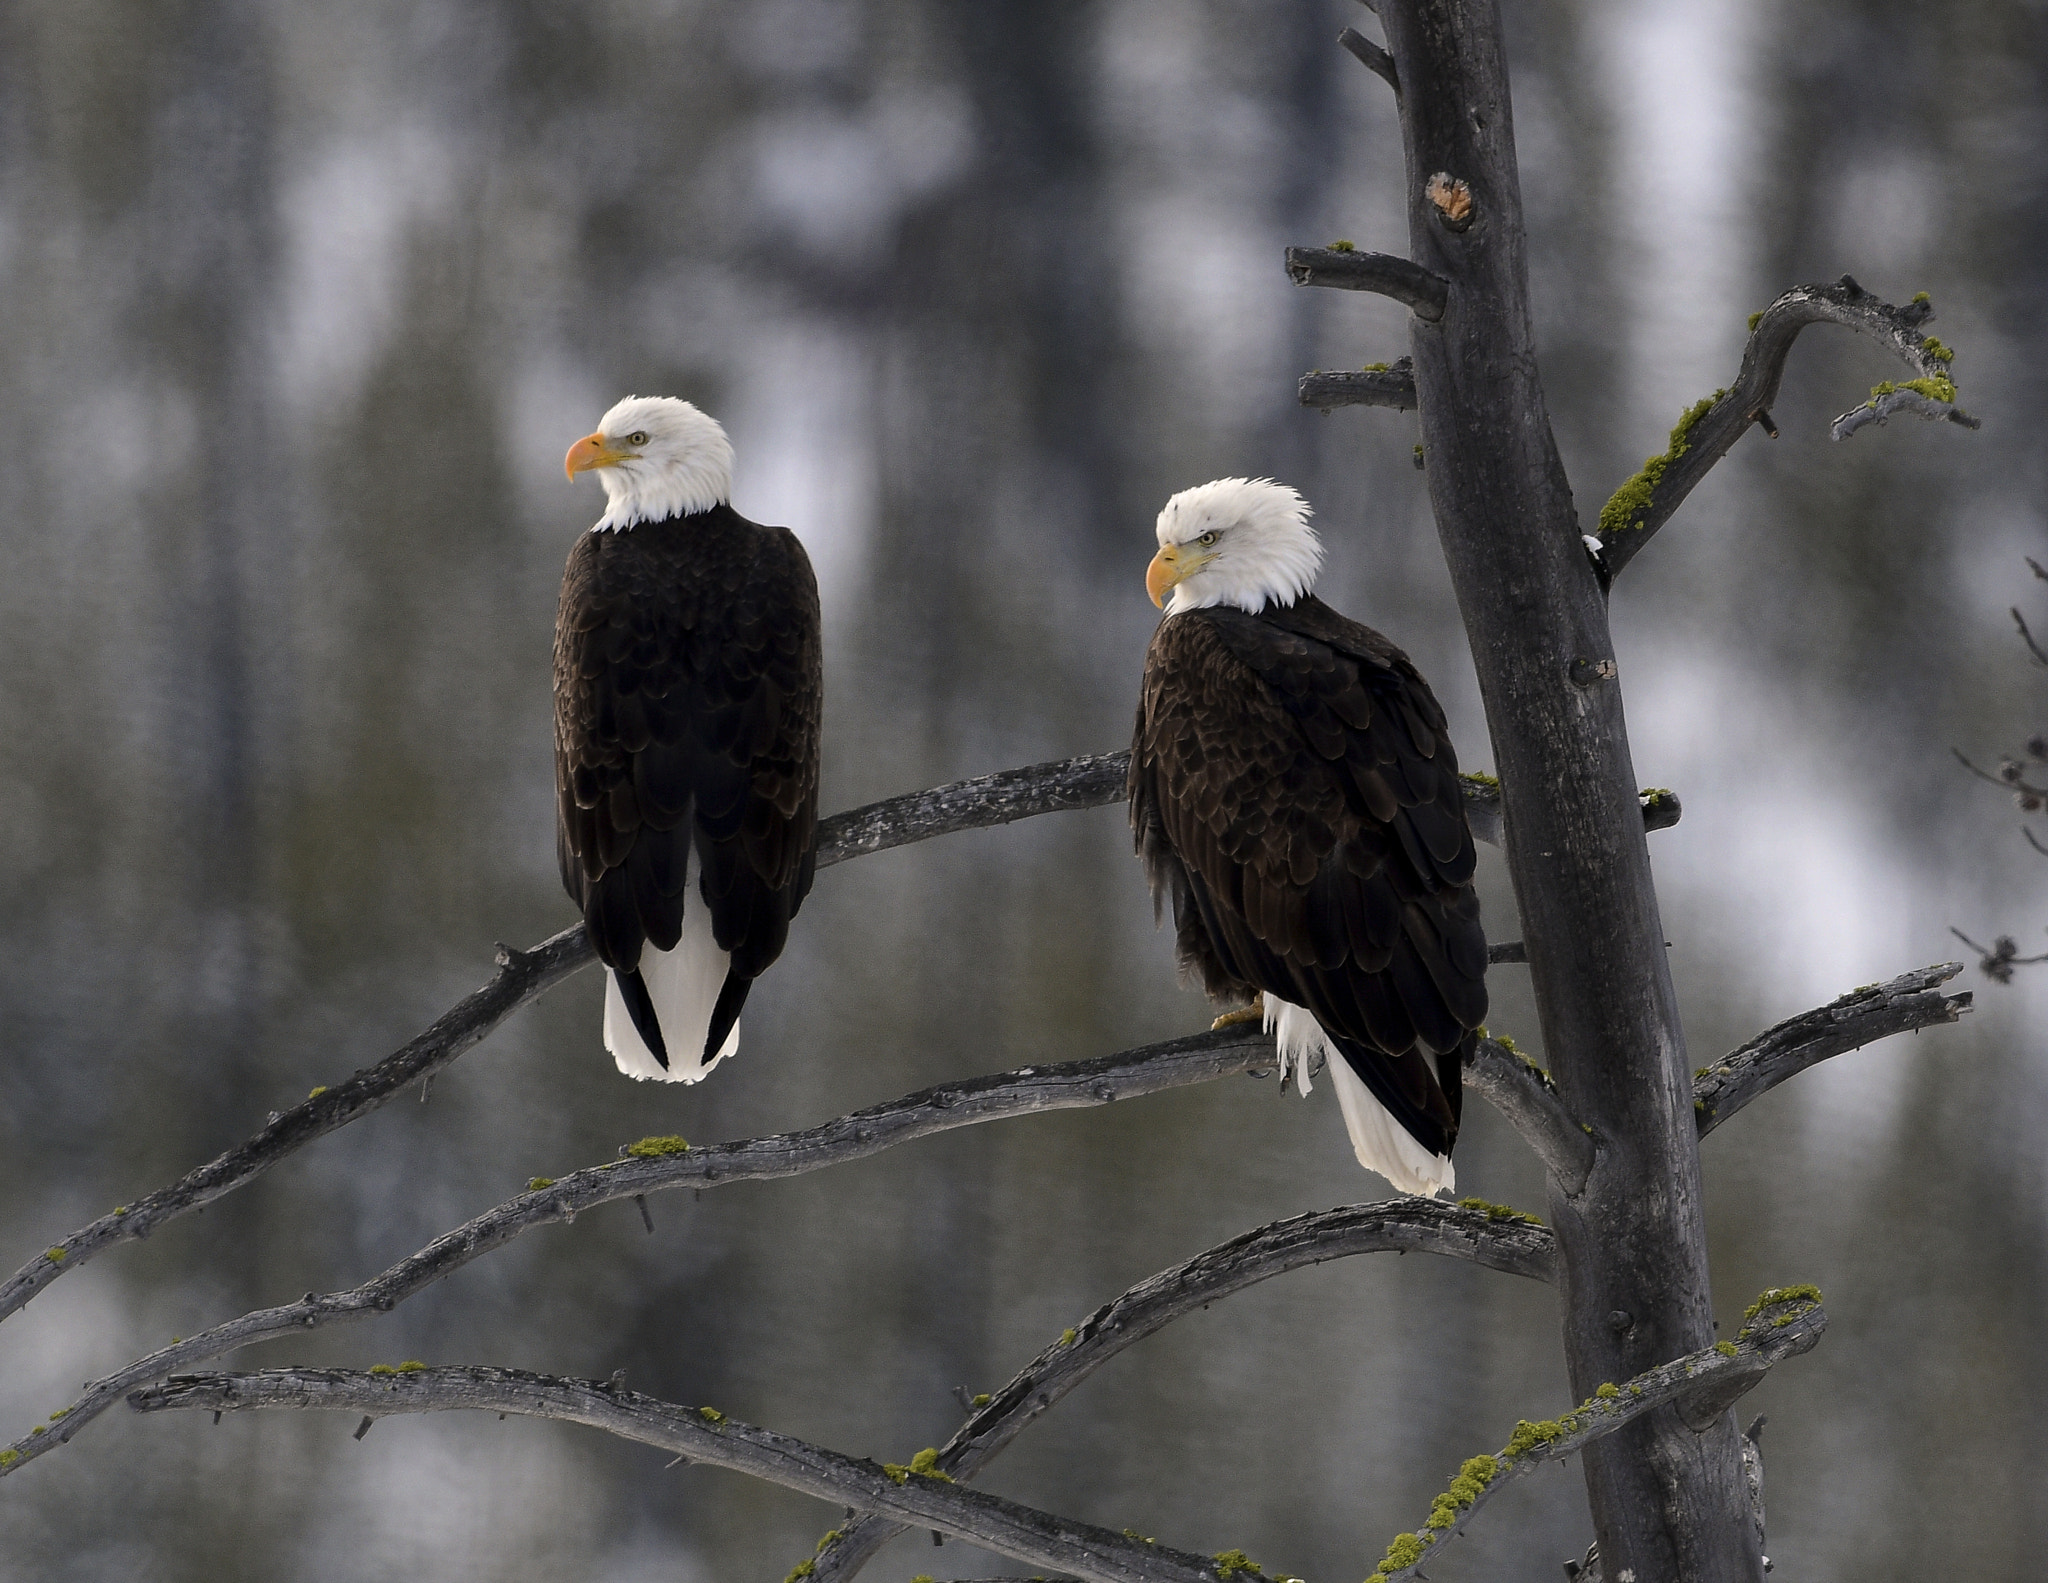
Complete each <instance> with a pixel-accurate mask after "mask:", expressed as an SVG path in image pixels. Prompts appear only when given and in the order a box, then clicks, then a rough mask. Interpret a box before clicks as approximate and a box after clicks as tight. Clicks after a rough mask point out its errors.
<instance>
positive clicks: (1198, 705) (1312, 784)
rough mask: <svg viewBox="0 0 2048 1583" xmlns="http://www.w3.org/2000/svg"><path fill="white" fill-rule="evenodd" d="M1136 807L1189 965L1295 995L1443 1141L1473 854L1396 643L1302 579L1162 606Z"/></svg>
mask: <svg viewBox="0 0 2048 1583" xmlns="http://www.w3.org/2000/svg"><path fill="white" fill-rule="evenodd" d="M1130 795H1131V823H1132V828H1133V830H1134V832H1135V834H1136V836H1137V844H1138V850H1139V854H1140V855H1141V856H1142V857H1143V859H1144V861H1145V866H1146V872H1147V876H1148V878H1149V879H1150V881H1151V884H1152V890H1153V896H1154V900H1155V904H1157V903H1160V902H1163V901H1165V900H1168V899H1170V900H1171V901H1172V903H1173V909H1174V922H1175V931H1176V944H1177V948H1178V953H1179V956H1180V961H1181V965H1182V968H1183V970H1184V971H1188V972H1190V973H1199V974H1200V976H1201V979H1202V982H1203V986H1204V987H1205V988H1206V989H1207V990H1208V991H1209V993H1210V994H1212V995H1214V996H1217V997H1218V998H1219V999H1220V998H1235V999H1237V1000H1243V999H1247V998H1249V997H1250V995H1251V993H1252V991H1254V990H1266V991H1270V992H1271V993H1273V994H1274V995H1276V996H1278V997H1279V998H1281V999H1283V1000H1287V1001H1291V1002H1293V1003H1295V1004H1297V1005H1301V1006H1306V1007H1307V1008H1308V1009H1309V1011H1311V1012H1312V1013H1313V1014H1314V1015H1315V1018H1316V1020H1317V1022H1319V1023H1320V1024H1321V1025H1322V1027H1323V1030H1324V1032H1325V1033H1327V1034H1329V1035H1330V1036H1331V1038H1332V1040H1333V1042H1335V1043H1336V1044H1337V1046H1338V1048H1339V1050H1340V1051H1341V1052H1342V1053H1343V1054H1344V1055H1345V1056H1346V1058H1347V1060H1348V1062H1349V1063H1350V1065H1351V1066H1352V1067H1353V1068H1354V1069H1355V1070H1356V1071H1357V1072H1358V1075H1359V1077H1360V1079H1361V1080H1363V1081H1364V1082H1365V1084H1366V1086H1367V1087H1368V1088H1370V1089H1371V1090H1372V1092H1373V1094H1374V1095H1375V1096H1376V1097H1377V1098H1378V1099H1379V1100H1380V1102H1381V1103H1382V1104H1384V1105H1385V1106H1386V1107H1387V1109H1388V1110H1389V1111H1391V1112H1392V1113H1393V1114H1394V1116H1395V1117H1396V1119H1397V1120H1399V1121H1400V1122H1401V1124H1402V1125H1403V1126H1404V1127H1405V1128H1406V1129H1407V1131H1408V1132H1409V1133H1410V1134H1411V1135H1412V1136H1413V1137H1414V1138H1415V1139H1416V1140H1417V1141H1418V1142H1419V1143H1421V1144H1422V1145H1423V1146H1424V1147H1426V1148H1428V1149H1430V1150H1432V1151H1433V1152H1435V1153H1438V1154H1446V1155H1447V1154H1449V1152H1450V1149H1451V1144H1452V1143H1453V1142H1454V1141H1455V1139H1456V1137H1457V1131H1458V1117H1459V1110H1460V1104H1459V1099H1460V1071H1461V1067H1462V1064H1463V1057H1464V1055H1465V1054H1466V1053H1467V1052H1468V1051H1469V1050H1470V1049H1471V1046H1472V1039H1473V1030H1474V1029H1476V1028H1478V1027H1479V1025H1480V1024H1481V1022H1482V1021H1483V1020H1484V1018H1485V1015H1486V982H1485V978H1486V939H1485V935H1484V934H1483V932H1482V931H1481V929H1480V925H1479V904H1478V898H1477V896H1476V894H1475V893H1474V891H1473V888H1472V870H1473V864H1474V853H1473V846H1472V836H1471V832H1470V830H1469V828H1468V827H1467V825H1466V822H1465V813H1464V804H1463V801H1462V794H1461V791H1460V788H1459V784H1458V767H1457V761H1456V758H1455V755H1454V754H1453V752H1452V749H1451V745H1450V740H1449V737H1448V735H1447V733H1446V729H1445V722H1444V716H1443V711H1442V709H1441V708H1440V707H1438V705H1437V702H1436V699H1435V698H1434V696H1432V695H1431V693H1430V690H1429V686H1428V684H1427V683H1426V682H1424V681H1423V679H1422V677H1421V675H1420V674H1419V673H1418V672H1417V671H1416V670H1415V667H1414V666H1413V665H1412V664H1410V663H1409V661H1408V658H1407V656H1406V655H1404V654H1403V653H1402V652H1401V651H1400V650H1399V649H1397V648H1395V647H1394V645H1393V644H1391V643H1389V642H1388V641H1387V640H1386V639H1385V638H1383V637H1381V636H1380V635H1379V634H1378V633H1376V632H1374V631H1372V630H1371V629H1370V628H1369V627H1364V626H1360V625H1358V624H1357V623H1356V622H1352V621H1348V620H1346V619H1345V618H1344V617H1342V616H1340V615H1338V614H1337V613H1336V612H1335V611H1333V610H1331V609H1330V608H1329V607H1328V606H1327V605H1324V604H1323V603H1322V602H1321V601H1320V600H1317V599H1315V598H1313V597H1306V598H1303V599H1301V600H1299V601H1298V602H1297V603H1295V604H1294V605H1293V606H1291V607H1289V608H1287V609H1283V610H1267V611H1264V612H1262V613H1261V614H1259V615H1256V616H1254V615H1248V614H1246V613H1245V612H1243V611H1240V610H1236V609H1232V608H1228V607H1214V608H1209V609H1203V610H1195V611H1188V612H1185V613H1183V614H1180V615H1176V616H1170V617H1168V618H1167V619H1166V620H1165V621H1163V622H1161V623H1160V626H1159V630H1158V632H1157V634H1156V635H1155V636H1154V638H1153V640H1152V646H1151V650H1150V652H1149V653H1148V654H1147V656H1146V663H1145V681H1144V689H1143V694H1142V697H1141V699H1140V702H1139V707H1138V724H1137V735H1136V740H1135V742H1134V744H1133V750H1132V754H1131V778H1130Z"/></svg>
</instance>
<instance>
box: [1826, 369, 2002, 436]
mask: <svg viewBox="0 0 2048 1583" xmlns="http://www.w3.org/2000/svg"><path fill="white" fill-rule="evenodd" d="M1887 383H1889V382H1887ZM1902 412H1903V413H1905V414H1906V415H1907V416H1908V417H1914V418H1923V419H1925V420H1926V421H1927V422H1929V423H1960V424H1961V425H1962V426H1963V427H1964V428H1966V429H1981V428H1983V427H1984V425H1983V423H1982V422H1981V421H1980V420H1979V419H1976V418H1973V417H1971V416H1970V415H1969V414H1968V413H1967V412H1964V411H1963V410H1962V409H1961V408H1960V407H1958V406H1957V405H1956V404H1955V403H1954V402H1953V401H1938V400H1936V399H1935V398H1934V397H1932V396H1926V395H1922V394H1921V393H1920V392H1919V391H1917V390H1908V389H1906V388H1904V387H1902V386H1898V385H1891V386H1890V388H1889V389H1887V388H1886V386H1885V385H1880V386H1878V388H1877V389H1875V390H1873V391H1872V392H1871V393H1870V399H1869V400H1868V401H1866V402H1863V403H1862V404H1861V405H1859V406H1854V407H1851V408H1850V409H1849V410H1848V411H1847V412H1845V413H1843V414H1842V415H1841V416H1840V417H1839V418H1837V419H1835V421H1834V422H1833V423H1831V424H1829V425H1828V434H1829V437H1830V438H1832V439H1837V440H1846V439H1848V438H1849V436H1850V435H1852V434H1854V433H1855V432H1856V431H1857V430H1858V429H1860V428H1862V427H1863V426H1864V425H1865V424H1870V423H1875V424H1877V425H1878V426H1879V427H1880V428H1882V427H1883V426H1884V424H1885V422H1886V421H1887V420H1888V419H1890V418H1895V417H1897V416H1898V415H1899V414H1900V413H1902Z"/></svg>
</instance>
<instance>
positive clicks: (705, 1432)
mask: <svg viewBox="0 0 2048 1583" xmlns="http://www.w3.org/2000/svg"><path fill="white" fill-rule="evenodd" d="M129 1405H131V1406H132V1407H134V1408H135V1409H136V1410H137V1411H138V1412H162V1411H166V1410H169V1409H175V1408H185V1409H192V1408H196V1409H198V1410H200V1411H202V1412H216V1413H228V1412H246V1411H248V1410H250V1409H252V1408H283V1409H289V1410H296V1411H301V1412H304V1411H342V1412H349V1413H361V1414H365V1415H367V1416H369V1417H371V1418H384V1417H391V1416H394V1415H397V1414H401V1413H445V1412H495V1413H501V1414H504V1413H516V1414H518V1415H519V1416H520V1417H523V1418H553V1419H559V1420H563V1421H565V1422H568V1423H576V1424H585V1425H588V1426H589V1427H590V1428H592V1429H601V1430H603V1431H605V1432H606V1433H607V1434H613V1435H617V1436H619V1437H621V1438H622V1439H626V1440H637V1441H639V1442H640V1443H641V1444H642V1445H649V1446H656V1447H659V1448H660V1449H661V1450H663V1451H667V1452H670V1453H672V1454H675V1455H678V1456H682V1457H686V1458H688V1459H689V1460H691V1461H693V1462H704V1463H708V1464H710V1465H711V1466H713V1467H721V1468H730V1469H732V1470H733V1471H734V1472H736V1473H748V1474H752V1475H753V1476H754V1477H755V1478H758V1479H765V1480H767V1481H768V1482H769V1483H771V1484H779V1485H781V1486H782V1487H783V1488H785V1489H792V1490H797V1491H799V1492H800V1493H802V1494H805V1495H811V1496H815V1497H816V1498H817V1499H819V1500H821V1501H830V1502H832V1503H833V1504H835V1505H840V1506H852V1507H855V1508H857V1509H859V1510H861V1511H873V1512H886V1513H887V1514H889V1516H891V1517H893V1518H895V1519H897V1520H898V1521H901V1522H904V1523H914V1524H916V1525H917V1526H918V1527H920V1528H936V1529H938V1530H939V1531H940V1532H942V1533H948V1534H952V1535H954V1536H955V1537H956V1538H960V1539H965V1540H968V1541H970V1542H972V1543H974V1544H978V1545H981V1546H983V1547H985V1548H987V1549H990V1550H993V1551H996V1552H997V1553H998V1554H1001V1555H1006V1556H1010V1557H1012V1558H1014V1559H1016V1560H1018V1561H1022V1562H1025V1563H1026V1564H1028V1565H1032V1566H1045V1567H1057V1568H1060V1569H1061V1570H1063V1571H1066V1572H1071V1573H1073V1574H1074V1575H1075V1576H1077V1577H1082V1578H1086V1579H1089V1580H1090V1583H1219V1579H1218V1573H1217V1564H1216V1563H1215V1562H1214V1561H1212V1560H1209V1559H1207V1558H1205V1557H1202V1556H1197V1555H1190V1554H1188V1553H1187V1552H1185V1551H1180V1550H1173V1549H1169V1548H1167V1547H1166V1546H1164V1545H1160V1544H1156V1543H1153V1542H1151V1541H1148V1540H1143V1539H1133V1538H1126V1537H1125V1536H1124V1535H1122V1534H1117V1533H1111V1532H1110V1531H1109V1530H1108V1529H1106V1528H1098V1527H1095V1526H1094V1525H1093V1524H1091V1523H1083V1522H1077V1521H1075V1520H1074V1519H1073V1518H1070V1517H1058V1516H1055V1515H1053V1514H1052V1513H1050V1512H1043V1511H1038V1510H1036V1509H1034V1508H1032V1507H1029V1506H1022V1505H1019V1504H1018V1503H1016V1502H1015V1501H1006V1500H1001V1499H998V1498H997V1497H996V1496H993V1495H984V1494H983V1493H982V1492H981V1491H979V1490H972V1489H968V1488H966V1487H965V1486H964V1485H960V1484H956V1483H954V1482H953V1481H952V1480H951V1479H948V1478H945V1477H943V1476H938V1475H935V1474H933V1473H932V1472H931V1471H929V1469H928V1466H923V1465H920V1464H923V1463H924V1459H923V1458H922V1457H920V1458H918V1459H915V1460H913V1462H912V1463H910V1464H908V1465H905V1466H898V1467H891V1466H888V1465H880V1464H876V1463H874V1462H869V1461H856V1460H854V1459H853V1458H852V1457H849V1456H845V1455H842V1454H841V1453H839V1452H837V1451H829V1450H827V1449H825V1448H824V1447H823V1446H817V1445H812V1444H810V1443H809V1442H808V1441H804V1440H798V1439H796V1438H795V1437H793V1436H790V1435H782V1434H777V1433H775V1432H774V1431H773V1430H769V1429H760V1428H756V1427H755V1426H754V1425H752V1424H744V1423H741V1422H740V1421H739V1420H738V1419H736V1418H729V1417H727V1416H726V1415H725V1414H723V1413H721V1412H718V1411H716V1410H715V1409H713V1408H709V1407H698V1408H691V1407H681V1406H678V1405H676V1404H675V1403H673V1402H665V1401H662V1400H660V1399H659V1398H657V1397H653V1396H643V1395H642V1394H640V1393H639V1392H638V1391H629V1390H626V1389H625V1388H624V1387H623V1386H620V1387H617V1388H613V1387H611V1386H608V1385H602V1384H599V1383H597V1382H596V1381H592V1380H571V1379H562V1378H559V1377H557V1376H553V1375H546V1374H528V1373H526V1372H525V1371H523V1370H519V1369H492V1368H477V1367H467V1368H437V1369H424V1368H423V1369H405V1370H399V1371H394V1372H389V1373H382V1374H370V1373H366V1372H362V1371H359V1370H355V1369H269V1370H265V1371H264V1372H262V1373H260V1374H200V1375H183V1376H179V1377H178V1378H175V1379H171V1380H167V1381H165V1382H164V1383H163V1384H161V1385H158V1386H154V1387H152V1388H151V1389H149V1390H144V1391H137V1392H136V1393H135V1394H134V1395H133V1396H131V1397H130V1398H129Z"/></svg>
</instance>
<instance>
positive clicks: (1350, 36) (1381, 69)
mask: <svg viewBox="0 0 2048 1583" xmlns="http://www.w3.org/2000/svg"><path fill="white" fill-rule="evenodd" d="M1337 42H1338V43H1339V44H1342V45H1343V46H1344V47H1345V48H1346V49H1348V50H1349V51H1351V53H1352V54H1354V55H1356V56H1357V57H1358V58H1359V59H1360V60H1361V61H1363V62H1364V63H1365V66H1366V69H1367V70H1368V71H1371V72H1372V73H1373V74H1374V75H1375V76H1377V77H1378V78H1379V79H1380V80H1381V81H1382V82H1384V83H1385V84H1386V85H1387V86H1388V87H1389V88H1391V89H1393V90H1394V92H1395V93H1399V92H1400V91H1401V74H1400V73H1399V72H1397V71H1396V70H1395V69H1394V57H1393V56H1391V55H1389V54H1388V53H1387V52H1386V51H1385V50H1383V49H1381V48H1380V47H1379V45H1377V44H1375V43H1374V42H1373V41H1372V40H1371V39H1369V38H1367V37H1366V36H1365V35H1364V34H1363V33H1361V32H1359V31H1358V29H1357V28H1351V27H1348V28H1346V29H1345V30H1344V31H1343V32H1341V33H1339V34H1338V35H1337Z"/></svg>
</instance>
